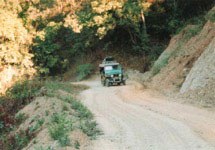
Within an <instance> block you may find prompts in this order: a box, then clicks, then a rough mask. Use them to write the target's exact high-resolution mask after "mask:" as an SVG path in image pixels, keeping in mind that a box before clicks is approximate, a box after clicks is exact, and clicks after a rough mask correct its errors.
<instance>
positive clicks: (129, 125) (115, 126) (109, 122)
mask: <svg viewBox="0 0 215 150" xmlns="http://www.w3.org/2000/svg"><path fill="white" fill-rule="evenodd" d="M83 84H86V85H88V86H90V89H89V90H86V91H84V92H83V93H82V94H81V96H82V100H83V102H84V104H85V105H86V106H87V107H88V108H89V109H90V110H91V111H92V112H93V113H94V115H95V118H96V120H97V122H98V124H99V127H100V128H101V130H102V131H103V132H104V135H102V136H101V137H99V139H98V140H96V141H94V142H93V144H92V145H91V146H90V147H89V148H88V149H89V150H215V147H214V146H212V145H213V144H214V143H215V115H214V112H209V111H206V110H201V109H199V108H195V107H192V106H187V105H182V104H177V103H174V102H169V101H167V100H164V99H162V98H155V97H153V96H151V94H150V93H148V92H144V91H142V90H138V89H137V88H135V86H133V83H130V84H129V85H126V86H112V87H109V88H107V87H102V86H101V84H100V81H99V80H98V79H97V80H92V81H86V82H83ZM204 138H205V139H204Z"/></svg>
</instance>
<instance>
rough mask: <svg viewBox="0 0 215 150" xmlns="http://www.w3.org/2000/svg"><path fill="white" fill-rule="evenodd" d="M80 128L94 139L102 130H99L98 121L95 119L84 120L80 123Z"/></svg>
mask: <svg viewBox="0 0 215 150" xmlns="http://www.w3.org/2000/svg"><path fill="white" fill-rule="evenodd" d="M80 129H81V130H82V131H83V132H84V133H85V134H87V136H89V137H91V138H92V139H94V138H95V137H96V136H98V135H101V131H100V130H98V128H97V123H96V122H95V121H89V120H86V121H84V122H82V123H81V124H80Z"/></svg>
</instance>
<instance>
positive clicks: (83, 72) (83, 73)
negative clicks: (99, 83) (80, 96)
mask: <svg viewBox="0 0 215 150" xmlns="http://www.w3.org/2000/svg"><path fill="white" fill-rule="evenodd" d="M94 68H95V67H94V66H93V65H92V64H84V65H79V66H78V67H77V68H76V70H75V74H76V75H77V80H78V81H81V80H83V79H85V78H86V77H88V76H89V75H90V74H91V73H92V71H93V70H94Z"/></svg>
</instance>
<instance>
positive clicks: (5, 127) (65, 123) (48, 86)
mask: <svg viewBox="0 0 215 150" xmlns="http://www.w3.org/2000/svg"><path fill="white" fill-rule="evenodd" d="M23 89H25V91H23ZM84 89H87V87H85V86H81V85H72V84H70V83H64V82H60V81H56V80H54V79H50V80H46V81H37V82H36V80H34V81H23V82H21V83H17V84H16V85H15V86H14V87H12V88H11V89H10V90H9V91H8V92H7V95H6V96H4V97H1V106H2V107H1V116H0V120H1V124H0V133H1V136H0V146H1V147H3V149H4V150H20V149H22V148H24V147H26V146H27V145H28V144H29V143H31V142H32V141H33V142H32V143H33V145H34V144H35V145H36V143H37V138H36V137H37V135H38V134H39V133H40V132H41V131H42V130H44V129H46V128H47V129H48V136H50V138H51V139H52V140H53V141H57V143H58V144H57V147H59V148H60V147H65V146H71V147H75V148H77V149H78V148H79V147H80V146H81V144H80V142H79V141H78V140H76V141H71V140H70V138H69V134H70V133H71V132H72V131H74V130H80V131H81V132H82V133H83V134H85V135H86V136H88V137H89V138H90V139H95V138H96V137H97V136H98V135H100V134H101V131H100V130H99V129H98V128H97V123H96V122H95V121H94V119H93V114H92V113H91V112H90V111H89V110H88V109H87V108H86V107H85V106H84V105H83V104H82V103H81V102H80V101H79V100H77V98H76V96H77V95H78V93H80V92H81V91H82V90H84ZM30 91H31V92H30ZM62 91H63V92H62ZM36 96H37V97H41V96H42V97H44V98H45V99H47V100H48V101H50V102H51V101H52V99H56V102H54V101H53V102H51V103H52V106H51V108H50V109H47V110H45V113H44V114H43V115H42V114H41V115H36V116H29V115H26V114H25V113H18V112H19V111H20V110H22V108H24V107H26V106H27V107H28V105H29V104H30V103H31V102H32V101H34V100H35V99H36ZM6 102H7V103H6ZM57 102H58V104H57ZM37 103H38V104H37V106H38V107H39V105H40V104H39V103H40V101H37ZM14 108H15V109H14ZM57 108H60V111H59V110H58V109H57ZM37 109H39V108H37ZM39 114H40V112H39ZM29 119H30V120H31V121H30V122H31V124H29V125H28V126H27V127H26V128H25V129H22V128H21V126H23V124H22V123H25V122H28V121H27V120H29ZM50 146H51V145H50ZM35 148H37V149H38V148H43V146H42V145H41V146H35Z"/></svg>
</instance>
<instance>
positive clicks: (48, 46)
mask: <svg viewBox="0 0 215 150" xmlns="http://www.w3.org/2000/svg"><path fill="white" fill-rule="evenodd" d="M212 6H213V0H207V1H205V0H189V1H187V0H130V1H127V0H100V1H97V0H82V1H76V0H65V1H61V0H49V1H45V0H15V1H14V0H7V1H4V0H2V1H1V2H0V8H1V9H0V14H1V18H0V19H1V20H0V26H1V28H0V30H1V31H0V33H1V35H0V41H1V51H0V53H1V55H0V59H1V62H0V66H1V68H5V67H8V66H12V67H18V68H19V69H21V70H20V74H23V75H24V74H29V73H34V69H37V71H38V73H40V74H42V75H56V74H57V73H63V72H65V71H66V69H67V68H68V67H71V64H73V62H74V59H75V57H79V56H83V55H86V54H87V53H88V52H89V51H96V50H98V49H100V50H108V51H116V52H120V53H127V54H129V55H132V56H133V55H145V56H149V57H150V60H153V59H155V58H156V57H157V56H158V55H159V54H160V53H161V52H162V50H163V47H165V44H167V43H168V41H169V39H170V37H171V36H172V35H174V34H176V33H177V32H179V31H180V30H181V29H182V28H183V27H184V26H185V25H186V24H197V23H199V21H201V16H202V15H203V14H204V12H206V11H207V10H209V9H210V8H211V7H212Z"/></svg>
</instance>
